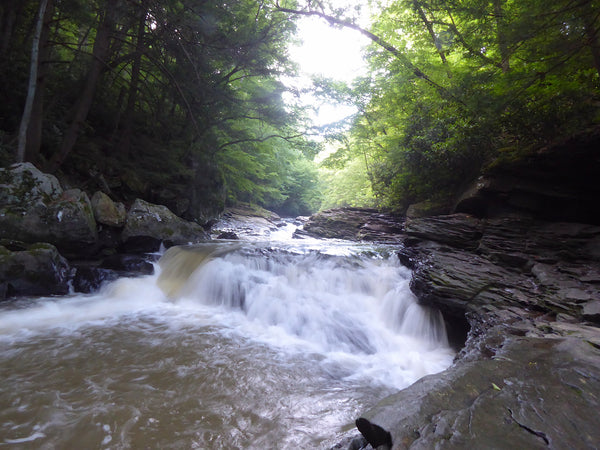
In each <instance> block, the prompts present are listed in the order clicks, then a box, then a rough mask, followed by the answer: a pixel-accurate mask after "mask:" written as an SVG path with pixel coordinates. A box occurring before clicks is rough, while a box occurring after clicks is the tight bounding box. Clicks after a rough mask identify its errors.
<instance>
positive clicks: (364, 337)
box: [0, 236, 453, 449]
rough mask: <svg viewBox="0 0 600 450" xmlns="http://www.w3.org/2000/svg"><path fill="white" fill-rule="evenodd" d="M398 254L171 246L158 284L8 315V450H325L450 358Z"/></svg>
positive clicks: (4, 431) (2, 418) (34, 305)
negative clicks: (367, 413) (366, 413)
mask: <svg viewBox="0 0 600 450" xmlns="http://www.w3.org/2000/svg"><path fill="white" fill-rule="evenodd" d="M272 237H275V236H272ZM388 253H389V254H388ZM390 254H392V251H391V249H389V248H388V249H377V248H374V247H372V246H365V245H356V244H351V243H347V242H323V241H317V240H311V241H301V242H294V243H293V244H292V243H291V241H288V242H283V243H275V241H274V240H272V241H270V242H268V243H259V242H220V243H209V244H205V245H199V246H195V247H175V248H172V249H169V250H168V251H167V252H166V253H165V254H164V255H163V257H162V258H161V260H160V263H159V265H158V267H157V273H156V274H155V275H153V276H149V277H141V278H130V279H121V280H118V281H116V282H114V283H112V284H110V285H108V286H106V287H105V288H104V289H103V290H102V291H101V292H99V293H97V294H94V295H85V296H84V295H72V296H68V297H64V298H51V299H49V298H46V299H29V300H22V301H19V302H16V303H14V304H12V305H9V306H6V307H5V308H4V309H3V310H1V311H0V379H2V380H3V381H2V383H1V384H0V446H2V445H7V446H10V447H15V448H42V447H46V448H66V447H70V446H73V445H75V444H76V445H77V446H78V447H81V448H223V449H224V448H301V447H302V448H326V447H328V446H331V445H333V444H334V443H335V442H336V441H337V440H339V438H340V436H342V435H343V433H344V432H345V430H346V431H347V429H349V428H351V424H352V422H353V421H354V419H355V418H357V417H358V416H359V415H360V413H361V412H362V411H364V410H365V409H367V408H369V407H370V406H372V405H373V404H375V403H376V402H377V401H378V400H380V399H381V398H382V397H384V396H386V395H389V394H390V393H392V392H393V391H394V390H396V389H399V388H403V387H406V386H408V385H409V384H411V383H412V382H414V381H416V380H417V379H418V378H420V377H421V376H423V375H426V374H429V373H434V372H438V371H440V370H443V369H444V368H446V367H447V366H448V365H450V363H451V361H452V358H453V351H452V350H451V349H450V348H449V346H448V342H447V340H446V333H445V330H444V322H443V320H442V318H441V315H440V313H439V312H437V311H434V310H430V309H427V308H424V307H422V306H419V305H417V303H416V302H415V299H414V297H413V295H412V294H411V293H410V291H409V289H408V280H409V275H410V273H409V271H408V270H407V269H406V268H403V267H402V266H400V264H399V262H398V260H397V258H396V257H394V256H390Z"/></svg>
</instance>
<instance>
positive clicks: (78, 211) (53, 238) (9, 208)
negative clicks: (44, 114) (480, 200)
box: [0, 163, 98, 257]
mask: <svg viewBox="0 0 600 450" xmlns="http://www.w3.org/2000/svg"><path fill="white" fill-rule="evenodd" d="M0 183H1V185H2V188H3V189H2V194H1V195H0V238H3V239H10V240H16V241H23V242H48V243H51V244H53V245H54V246H56V247H57V248H58V250H59V251H60V252H61V253H62V254H63V255H64V256H67V257H85V256H89V255H91V254H93V253H94V252H95V251H96V250H97V243H98V234H97V231H96V221H95V219H94V216H93V213H92V207H91V203H90V200H89V198H88V196H87V194H85V193H84V192H82V191H80V190H78V189H71V190H68V191H63V190H62V188H61V187H60V184H59V183H58V181H57V180H56V178H55V177H54V176H52V175H47V174H43V173H41V172H40V171H39V170H37V169H36V168H35V167H34V166H33V165H31V164H29V163H24V164H17V165H14V166H12V167H11V168H9V169H1V170H0Z"/></svg>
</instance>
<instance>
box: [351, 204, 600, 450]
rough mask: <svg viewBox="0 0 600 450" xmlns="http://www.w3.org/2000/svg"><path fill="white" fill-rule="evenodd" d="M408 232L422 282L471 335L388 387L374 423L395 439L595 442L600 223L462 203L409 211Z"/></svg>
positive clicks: (424, 444)
mask: <svg viewBox="0 0 600 450" xmlns="http://www.w3.org/2000/svg"><path fill="white" fill-rule="evenodd" d="M405 233H406V234H405V237H404V246H403V247H402V249H401V250H400V253H399V256H400V258H401V260H402V261H403V262H404V264H406V265H408V266H410V267H411V268H413V270H414V273H413V278H412V281H411V288H412V290H413V291H414V292H415V293H416V295H417V297H418V298H419V300H420V301H421V302H422V303H423V304H427V305H431V306H435V307H437V308H439V309H440V310H442V312H443V313H444V315H445V317H446V319H447V323H448V326H449V328H450V329H451V330H452V329H453V328H454V329H456V328H459V329H460V328H462V327H463V326H464V321H465V319H466V320H468V324H469V327H470V332H469V337H468V339H467V341H466V344H465V346H464V348H463V349H462V350H461V352H460V354H459V356H458V357H457V359H456V361H455V363H454V365H453V366H452V367H450V368H449V369H447V370H446V371H444V372H442V373H440V374H435V375H430V376H428V377H425V378H423V379H421V380H420V381H418V382H417V383H415V384H413V385H412V386H410V387H408V388H407V389H405V390H403V391H401V392H399V393H397V394H395V395H393V396H391V397H389V398H386V399H383V400H382V401H381V402H380V404H378V405H377V406H376V407H375V408H373V409H372V410H371V411H368V412H365V413H364V414H363V417H362V420H361V425H362V426H363V428H365V425H364V424H365V423H368V424H370V425H369V426H368V427H366V428H367V429H369V430H383V431H382V432H381V433H384V434H382V435H385V433H388V432H389V433H390V436H391V440H392V446H391V448H393V449H404V448H423V449H429V448H594V446H595V445H596V444H597V442H600V426H599V425H600V421H599V420H598V419H597V414H596V412H595V411H597V410H598V408H600V382H599V381H600V328H599V326H600V315H599V314H598V312H599V310H600V304H599V303H600V300H599V299H600V252H599V249H600V227H599V226H595V225H585V224H578V223H565V222H545V221H540V220H533V219H530V218H503V219H499V218H498V219H478V218H476V217H473V216H470V215H466V214H453V215H446V216H436V217H429V218H415V219H408V220H407V221H406V225H405ZM381 433H380V434H381ZM365 437H367V435H365ZM356 442H360V440H359V441H355V443H354V444H348V445H347V446H346V448H351V446H352V445H357V444H356Z"/></svg>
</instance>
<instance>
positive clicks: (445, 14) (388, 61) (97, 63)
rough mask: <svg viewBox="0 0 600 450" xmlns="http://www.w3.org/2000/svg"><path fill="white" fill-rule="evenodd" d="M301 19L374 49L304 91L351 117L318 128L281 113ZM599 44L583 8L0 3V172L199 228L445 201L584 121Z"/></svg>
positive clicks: (127, 0)
mask: <svg viewBox="0 0 600 450" xmlns="http://www.w3.org/2000/svg"><path fill="white" fill-rule="evenodd" d="M364 15H368V16H369V17H370V19H371V20H370V26H369V28H368V29H367V28H362V27H361V26H360V25H358V23H359V21H358V19H359V18H360V17H364ZM303 16H315V17H319V18H321V19H322V20H324V21H327V22H328V23H329V24H330V25H331V26H332V27H340V28H341V27H346V28H351V29H354V30H356V32H358V33H362V34H363V35H364V36H366V37H367V38H368V39H369V40H370V42H371V44H370V46H369V47H368V49H367V54H366V55H365V58H366V60H367V62H368V67H369V72H368V75H367V76H364V77H360V78H357V79H355V81H354V82H352V83H342V82H339V81H336V80H328V79H315V80H313V85H312V87H311V90H312V91H314V93H315V94H316V95H320V96H322V97H323V98H328V99H330V100H331V101H337V102H340V103H345V104H353V105H355V106H356V108H357V111H358V112H357V113H356V114H355V115H354V116H353V117H352V118H351V119H350V120H348V121H346V122H344V123H340V124H337V126H331V127H328V128H327V129H325V130H317V129H315V127H314V126H313V125H312V124H311V122H310V119H309V117H308V115H307V112H306V111H305V110H304V109H303V108H301V107H298V106H297V105H295V104H293V103H290V102H286V101H284V95H283V94H284V93H287V94H288V96H292V97H293V96H297V95H300V93H299V92H296V91H294V90H293V89H292V88H290V87H288V86H286V84H285V83H284V82H283V81H282V79H283V77H285V76H293V74H295V73H296V71H297V70H298V68H297V67H296V66H295V64H294V63H293V62H292V61H291V59H290V56H289V51H288V48H289V45H290V43H291V42H293V40H294V39H296V37H295V34H294V33H295V22H296V21H297V19H298V18H300V17H303ZM599 30H600V2H598V1H597V0H556V1H554V2H551V3H548V2H546V1H542V0H524V1H514V0H489V1H482V0H479V1H477V0H448V1H441V0H387V1H383V0H382V1H377V0H371V1H365V3H364V5H363V6H361V7H352V8H343V7H342V8H340V7H339V6H335V5H334V4H328V2H327V1H310V0H307V1H306V2H305V1H303V0H294V1H290V0H279V1H275V0H265V1H257V0H233V1H211V0H195V1H193V0H166V1H157V0H94V1H87V2H84V1H81V0H41V1H38V0H35V1H33V0H32V1H23V0H4V1H3V2H2V3H1V4H0V86H2V87H1V88H0V96H1V99H0V165H1V166H6V165H9V164H12V163H14V162H20V161H30V162H32V163H34V164H35V165H36V166H37V167H38V168H40V169H41V170H44V171H46V172H50V173H54V174H56V175H57V176H58V177H59V179H61V181H62V182H63V183H65V184H66V185H70V186H77V187H80V188H83V189H85V190H88V191H90V192H93V191H96V190H102V191H104V192H105V193H107V194H109V195H111V196H112V197H113V198H115V199H117V200H121V201H125V202H131V201H133V200H134V199H135V198H143V199H145V200H147V201H150V202H154V203H159V204H164V205H167V206H168V207H169V208H170V209H172V210H173V211H174V212H175V213H177V214H179V215H181V216H183V217H186V218H189V219H193V220H196V221H198V222H200V223H203V222H205V221H207V220H208V219H209V218H210V217H211V216H214V215H215V214H218V213H219V212H220V211H222V209H223V207H224V206H225V205H235V204H236V203H238V202H250V203H254V204H258V205H261V206H264V207H266V208H269V209H272V210H275V211H277V212H279V213H280V214H283V215H299V214H310V213H312V212H314V211H316V210H318V209H319V208H323V207H333V206H368V207H377V208H382V209H387V210H392V211H396V212H402V211H404V210H405V209H406V208H407V206H408V205H410V204H412V203H416V202H421V201H424V200H430V201H434V202H442V203H443V202H448V201H451V199H452V198H453V197H454V196H455V195H456V193H457V192H459V191H460V190H461V189H463V188H464V187H465V185H466V183H468V182H471V181H472V180H473V179H475V178H476V177H477V175H478V174H479V173H480V171H481V170H482V169H483V168H485V167H486V166H489V165H490V164H493V163H494V161H495V160H498V159H499V158H500V159H510V158H519V157H521V156H522V155H523V154H526V153H527V152H533V151H536V150H537V149H539V148H542V147H544V146H546V145H549V144H551V143H552V142H555V141H557V140H560V139H562V138H564V137H566V136H570V135H574V134H577V133H578V132H581V131H584V130H586V129H589V128H591V127H594V126H596V125H597V124H598V121H599V120H600V96H599V93H600V91H599V88H600V36H599ZM317 135H318V136H320V138H318V139H316V138H315V136H317ZM325 144H326V145H327V146H329V148H334V151H332V152H330V153H329V154H328V155H327V157H326V158H321V157H317V155H319V152H321V151H322V149H323V147H324V145H325Z"/></svg>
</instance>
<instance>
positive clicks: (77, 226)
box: [0, 163, 210, 300]
mask: <svg viewBox="0 0 600 450" xmlns="http://www.w3.org/2000/svg"><path fill="white" fill-rule="evenodd" d="M207 239H210V236H209V235H208V233H207V232H206V231H205V230H204V228H203V227H202V226H200V225H199V224H197V223H194V222H189V221H186V220H183V219H181V218H180V217H178V216H176V215H175V214H173V213H172V212H171V211H170V210H169V209H168V208H166V207H165V206H161V205H154V204H151V203H148V202H146V201H144V200H141V199H137V200H135V201H134V202H133V203H132V204H131V205H129V207H128V208H127V207H125V205H123V204H122V203H118V202H114V201H113V200H111V199H110V198H109V197H108V196H107V195H106V194H104V193H102V192H100V191H98V192H95V193H94V194H93V195H92V196H91V199H90V197H89V196H88V194H86V193H85V192H83V191H81V190H79V189H64V188H63V187H62V186H61V184H60V183H59V181H58V180H57V179H56V177H54V176H53V175H49V174H45V173H42V172H40V171H39V170H38V169H37V168H36V167H35V166H33V165H32V164H29V163H23V164H16V165H13V166H11V167H9V168H6V169H0V300H3V299H5V298H7V297H12V296H21V295H54V294H58V295H61V294H65V293H67V292H68V291H69V290H70V289H75V290H76V291H78V292H89V291H91V290H94V289H97V288H98V287H99V285H100V284H101V283H103V282H104V281H107V280H111V279H115V278H117V277H119V276H124V275H132V274H136V275H137V274H141V273H148V272H151V271H152V270H153V267H152V264H150V262H148V257H147V256H145V254H147V253H151V252H155V251H157V250H158V249H159V247H160V245H161V244H164V245H176V244H187V243H189V242H199V241H204V240H207Z"/></svg>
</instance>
